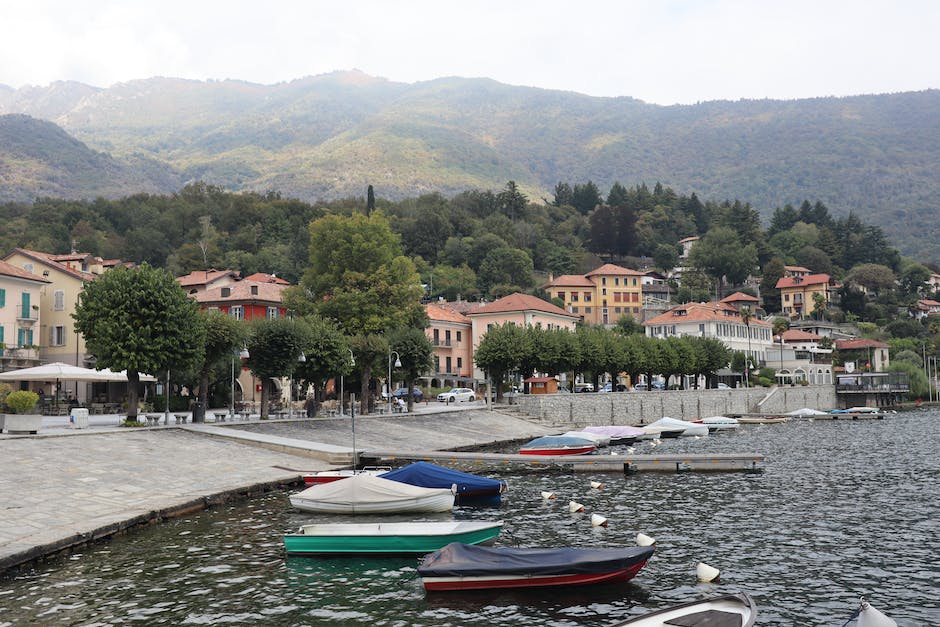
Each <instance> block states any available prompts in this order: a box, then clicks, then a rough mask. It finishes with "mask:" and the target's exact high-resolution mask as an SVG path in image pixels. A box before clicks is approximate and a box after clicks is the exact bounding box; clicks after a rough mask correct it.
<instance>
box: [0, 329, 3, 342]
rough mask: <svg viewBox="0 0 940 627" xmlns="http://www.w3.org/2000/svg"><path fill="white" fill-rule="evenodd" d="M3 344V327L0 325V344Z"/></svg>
mask: <svg viewBox="0 0 940 627" xmlns="http://www.w3.org/2000/svg"><path fill="white" fill-rule="evenodd" d="M2 343H3V325H0V344H2Z"/></svg>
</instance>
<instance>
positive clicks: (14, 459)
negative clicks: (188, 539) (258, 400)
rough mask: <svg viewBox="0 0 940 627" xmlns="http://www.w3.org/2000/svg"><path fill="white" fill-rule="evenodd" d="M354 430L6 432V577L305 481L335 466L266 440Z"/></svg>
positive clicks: (467, 441)
mask: <svg viewBox="0 0 940 627" xmlns="http://www.w3.org/2000/svg"><path fill="white" fill-rule="evenodd" d="M351 428H352V423H351V421H350V420H349V419H348V418H333V419H314V420H303V421H294V422H289V421H287V422H279V421H272V422H270V423H265V424H258V423H255V424H254V425H252V426H251V427H248V429H250V431H251V432H252V433H251V434H250V435H251V436H252V437H253V438H254V440H255V441H253V442H251V441H249V442H242V441H239V440H237V439H231V438H228V437H225V432H227V431H229V430H231V429H232V428H231V427H221V426H217V427H210V428H209V429H205V432H201V430H202V429H203V427H202V426H201V425H194V426H192V427H186V428H176V427H155V428H143V429H108V430H101V431H93V430H85V431H75V432H72V433H62V432H59V433H54V434H50V435H38V436H29V437H8V436H2V437H0V572H3V571H4V570H5V569H8V568H10V567H12V566H15V565H17V564H21V563H24V562H28V561H30V560H32V559H36V558H39V557H42V556H44V555H47V554H51V553H55V552H57V551H60V550H63V549H67V548H69V547H72V546H78V545H81V544H83V543H85V542H88V541H92V540H95V539H98V538H104V537H107V536H109V535H112V534H114V533H117V532H120V531H122V530H124V529H128V528H131V527H133V526H135V525H138V524H146V523H149V522H153V521H159V520H160V519H162V518H166V517H170V516H176V515H181V514H185V513H186V512H190V511H195V510H198V509H201V508H203V507H205V506H207V505H211V504H213V503H218V502H222V501H224V500H226V499H229V498H235V497H238V496H240V495H247V494H251V493H257V492H260V491H263V490H268V489H275V488H281V487H286V486H288V485H291V484H297V483H298V482H299V478H300V475H301V474H302V473H303V472H304V471H313V470H323V469H326V468H330V467H331V466H330V464H329V463H328V461H325V458H324V459H316V458H313V457H311V456H309V455H306V456H299V455H292V454H289V453H286V452H278V451H273V450H268V449H266V448H259V447H258V440H264V439H265V437H266V435H270V439H271V440H272V441H280V440H283V439H291V440H297V441H300V442H302V445H303V446H305V447H307V449H311V448H316V444H315V443H317V442H321V443H323V444H324V445H325V446H324V447H322V448H323V449H329V450H335V449H336V448H338V447H343V448H345V449H349V448H351V445H352V444H351V440H352V437H351ZM244 429H245V427H241V428H238V429H237V430H239V431H242V432H244V431H243V430H244ZM210 430H211V433H210ZM356 431H357V448H361V447H363V446H367V447H368V446H383V447H385V446H388V445H390V444H392V443H402V444H404V443H407V445H408V448H409V449H412V450H438V449H450V448H458V447H469V446H473V445H475V444H487V443H491V442H495V441H503V440H515V439H522V438H527V437H534V436H537V435H542V434H543V433H546V428H545V427H543V426H538V425H534V424H532V423H531V422H528V421H526V420H523V419H521V418H517V417H512V416H506V415H503V414H500V413H499V412H491V411H486V410H480V409H472V410H470V411H446V410H445V411H443V412H442V413H433V414H432V413H427V414H421V415H405V416H398V415H396V416H394V417H385V418H372V417H361V418H357V419H356ZM219 432H221V433H219ZM232 435H233V436H234V435H237V434H236V433H232ZM245 435H249V434H247V433H246V434H245ZM285 503H286V502H285Z"/></svg>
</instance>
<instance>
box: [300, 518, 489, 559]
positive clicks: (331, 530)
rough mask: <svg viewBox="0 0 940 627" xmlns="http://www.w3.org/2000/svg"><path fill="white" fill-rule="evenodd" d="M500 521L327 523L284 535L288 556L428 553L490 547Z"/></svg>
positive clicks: (308, 526) (305, 527)
mask: <svg viewBox="0 0 940 627" xmlns="http://www.w3.org/2000/svg"><path fill="white" fill-rule="evenodd" d="M502 530H503V521H501V520H500V521H496V522H486V521H483V522H481V521H472V520H463V521H451V522H393V523H349V524H345V523H330V524H323V525H304V526H303V527H301V528H300V530H299V531H298V532H297V533H289V534H285V535H284V548H286V549H287V554H288V555H342V554H364V553H372V554H375V553H379V554H381V553H385V554H389V555H394V554H398V555H400V554H408V553H415V554H420V553H431V552H432V551H436V550H438V549H440V548H442V547H444V546H447V545H448V544H450V543H451V542H463V543H464V544H492V543H493V541H495V540H496V536H498V535H499V533H500V532H501V531H502Z"/></svg>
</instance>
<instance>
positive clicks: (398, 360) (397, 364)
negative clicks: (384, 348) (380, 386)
mask: <svg viewBox="0 0 940 627" xmlns="http://www.w3.org/2000/svg"><path fill="white" fill-rule="evenodd" d="M392 355H395V367H396V368H401V355H399V354H398V351H389V352H388V380H387V381H386V383H385V387H386V390H387V392H388V414H389V415H390V416H391V415H392ZM408 393H409V394H410V393H411V390H408Z"/></svg>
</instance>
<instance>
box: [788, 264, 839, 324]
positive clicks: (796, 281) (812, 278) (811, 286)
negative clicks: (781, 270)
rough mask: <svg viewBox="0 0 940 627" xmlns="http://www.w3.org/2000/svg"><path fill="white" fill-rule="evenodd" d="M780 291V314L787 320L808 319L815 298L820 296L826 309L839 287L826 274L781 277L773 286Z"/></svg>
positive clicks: (813, 306) (814, 305)
mask: <svg viewBox="0 0 940 627" xmlns="http://www.w3.org/2000/svg"><path fill="white" fill-rule="evenodd" d="M775 287H776V288H777V289H778V290H780V306H781V313H782V314H783V315H785V316H787V317H789V318H801V319H802V318H808V317H810V316H812V314H813V310H814V309H815V307H816V302H815V297H816V296H817V295H818V296H822V298H823V303H824V305H825V306H826V307H829V306H831V305H832V304H833V303H834V302H835V301H836V290H838V289H839V285H838V284H837V283H835V281H833V279H832V277H831V276H829V275H828V274H808V275H805V276H784V277H781V278H780V279H779V280H778V281H777V284H776V286H775Z"/></svg>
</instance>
